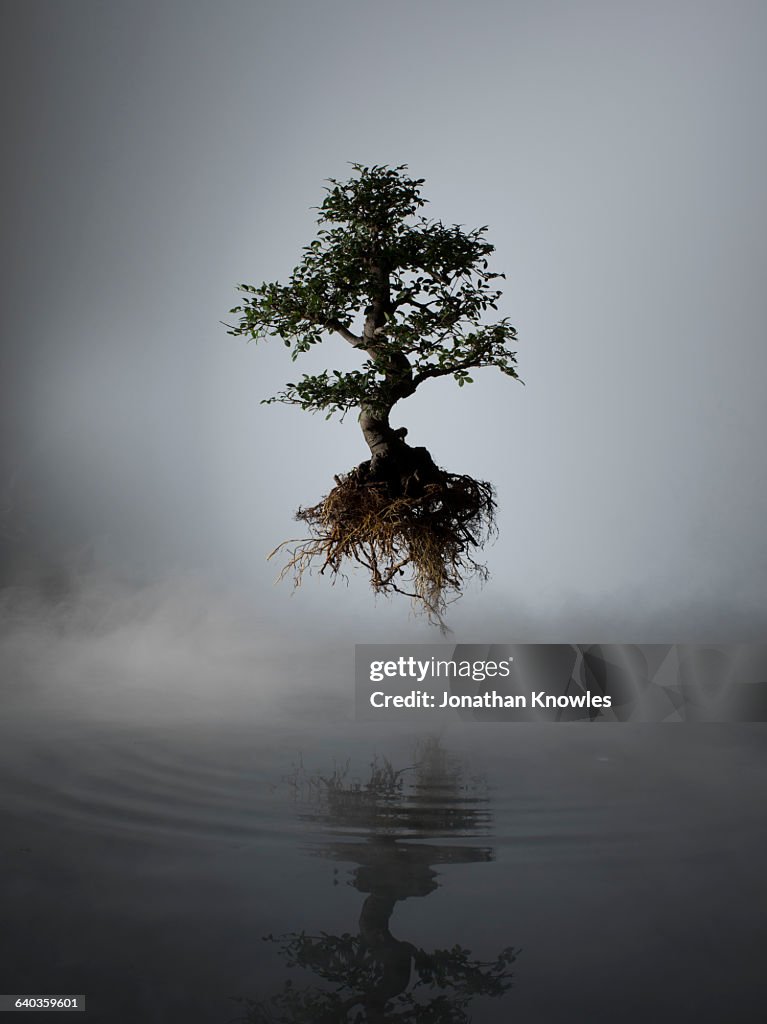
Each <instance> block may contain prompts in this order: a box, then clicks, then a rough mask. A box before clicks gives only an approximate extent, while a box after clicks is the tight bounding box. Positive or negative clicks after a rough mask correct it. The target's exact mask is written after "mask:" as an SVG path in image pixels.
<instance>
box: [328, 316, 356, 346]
mask: <svg viewBox="0 0 767 1024" xmlns="http://www.w3.org/2000/svg"><path fill="white" fill-rule="evenodd" d="M324 326H325V327H327V328H328V330H329V331H335V332H336V333H337V334H340V335H341V337H342V338H343V339H344V340H345V341H348V342H349V344H350V345H353V346H354V347H355V348H363V347H364V342H363V339H362V338H361V337H360V336H359V335H358V334H354V332H353V331H350V330H349V328H348V327H345V326H344V325H343V324H342V323H341V321H340V320H328V321H326V323H325V325H324Z"/></svg>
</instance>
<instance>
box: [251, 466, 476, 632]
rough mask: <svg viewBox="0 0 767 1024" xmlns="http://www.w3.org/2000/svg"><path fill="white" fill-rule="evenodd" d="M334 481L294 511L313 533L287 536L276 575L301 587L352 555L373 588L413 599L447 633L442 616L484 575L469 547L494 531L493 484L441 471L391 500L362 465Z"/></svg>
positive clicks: (332, 570)
mask: <svg viewBox="0 0 767 1024" xmlns="http://www.w3.org/2000/svg"><path fill="white" fill-rule="evenodd" d="M336 481H337V484H336V486H335V487H334V488H333V490H332V491H331V492H330V493H329V494H328V495H327V496H326V497H325V498H323V499H322V501H321V502H319V504H317V505H314V506H313V507H311V508H301V509H299V510H298V512H297V513H296V519H297V520H298V521H299V522H303V523H306V524H307V525H308V527H309V530H310V537H308V538H306V539H303V540H289V541H284V542H283V543H282V544H280V545H279V546H278V547H277V548H276V549H275V550H274V551H273V552H272V554H271V555H270V556H269V557H270V558H272V557H273V556H274V555H276V554H277V553H278V552H281V551H287V552H288V554H289V555H290V558H289V561H288V563H287V565H286V566H285V567H284V568H283V570H282V572H281V573H280V576H279V579H280V580H282V579H284V578H285V577H286V576H289V575H292V576H293V580H294V584H295V586H300V584H301V579H302V577H303V574H304V573H305V572H310V573H311V572H312V571H316V570H319V572H320V573H321V574H322V573H324V572H325V571H326V570H329V572H330V574H331V575H332V577H333V578H334V580H335V578H336V577H338V576H339V575H343V573H342V571H341V570H342V566H343V565H344V563H345V562H346V561H347V560H348V562H350V563H352V564H353V563H357V564H358V565H361V566H363V567H364V568H365V569H367V570H368V572H369V573H370V582H371V585H372V587H373V590H374V591H376V593H398V594H404V595H406V596H407V597H410V598H412V599H413V603H414V605H415V607H416V609H417V610H421V611H425V612H426V614H427V615H428V617H429V618H430V619H431V620H432V621H433V622H435V623H437V624H438V625H439V626H440V627H441V628H442V629H443V630H444V629H445V624H444V621H443V618H442V616H443V614H444V612H445V609H446V608H447V605H448V604H450V603H451V602H452V601H454V600H456V599H457V598H458V597H459V596H460V594H461V591H462V589H463V585H464V582H465V581H466V580H467V579H469V578H471V577H473V576H478V577H479V578H480V579H481V580H485V579H487V576H488V571H487V568H486V567H485V566H484V565H482V564H481V563H480V562H478V561H477V560H476V559H475V558H474V557H473V555H472V551H473V550H474V549H477V548H480V547H481V546H482V545H483V544H484V543H485V541H486V540H487V539H488V537H490V536H491V535H493V534H494V533H495V509H496V504H495V494H494V491H493V488H492V486H491V485H490V484H489V483H485V482H484V481H481V480H474V479H473V478H472V477H470V476H461V475H457V474H455V473H446V472H444V471H443V470H438V471H436V473H435V475H434V478H433V479H432V480H431V481H430V482H429V483H427V484H426V485H425V486H423V487H422V488H421V492H422V493H420V494H419V495H418V496H402V497H391V494H390V491H389V490H388V489H387V487H386V485H385V484H382V483H380V482H379V483H377V482H374V481H367V482H365V480H364V476H363V475H362V474H360V472H359V470H352V472H351V473H347V474H346V475H345V476H342V477H336Z"/></svg>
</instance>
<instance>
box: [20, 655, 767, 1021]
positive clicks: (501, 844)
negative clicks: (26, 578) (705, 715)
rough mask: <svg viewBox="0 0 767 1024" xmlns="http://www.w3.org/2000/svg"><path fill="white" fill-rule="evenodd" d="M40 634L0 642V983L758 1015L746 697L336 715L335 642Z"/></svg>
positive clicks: (248, 1009)
mask: <svg viewBox="0 0 767 1024" xmlns="http://www.w3.org/2000/svg"><path fill="white" fill-rule="evenodd" d="M94 643H95V642H94ZM51 644H52V646H50V645H49V647H48V648H47V649H46V650H47V654H45V655H43V654H41V653H40V651H41V650H43V648H41V646H40V644H39V643H37V644H36V645H35V648H34V649H35V651H37V654H33V653H32V647H31V646H29V645H26V646H25V645H24V644H23V643H21V642H19V641H17V642H16V644H15V646H11V647H6V650H5V654H6V660H5V673H4V701H3V718H2V725H1V726H0V785H1V787H2V797H1V803H2V816H3V824H2V832H1V833H0V864H2V876H1V877H2V915H3V928H2V938H1V939H0V945H1V949H0V953H1V956H0V992H4V993H24V992H26V993H30V994H68V993H82V994H85V996H86V999H87V1015H86V1016H85V1017H83V1019H87V1020H89V1021H98V1022H101V1021H104V1022H111V1021H114V1022H117V1024H122V1022H128V1021H130V1022H137V1021H141V1022H146V1024H154V1022H166V1021H171V1022H182V1021H183V1022H184V1024H192V1022H196V1021H199V1022H201V1024H202V1022H204V1024H225V1022H227V1021H233V1020H243V1021H249V1022H265V1021H291V1022H292V1021H295V1022H296V1024H298V1022H301V1021H312V1022H319V1024H322V1022H328V1024H329V1022H336V1021H338V1022H356V1024H361V1022H363V1021H370V1022H384V1021H385V1022H392V1021H415V1022H418V1021H424V1022H426V1021H429V1022H433V1021H446V1022H448V1024H453V1022H456V1024H457V1022H463V1021H469V1020H472V1021H475V1022H484V1021H486V1022H488V1024H495V1022H501V1021H508V1020H514V1019H516V1020H520V1021H546V1022H560V1021H561V1022H564V1021H567V1022H572V1021H574V1020H575V1021H580V1020H583V1021H589V1022H590V1024H594V1022H602V1021H604V1022H608V1021H609V1022H610V1024H614V1022H616V1021H621V1022H640V1021H641V1022H646V1021H649V1020H662V1021H666V1020H668V1021H696V1022H709V1021H710V1022H712V1024H713V1022H715V1021H716V1022H717V1024H719V1022H723V1021H728V1022H733V1021H752V1020H757V1019H759V1012H757V1009H758V1007H760V1006H761V1005H763V1000H764V997H765V995H766V994H767V991H766V986H765V975H766V973H767V972H765V968H764V964H765V954H767V929H766V927H765V910H767V882H766V881H765V869H764V851H765V849H766V848H767V827H766V825H765V811H764V808H765V806H767V751H766V744H765V740H766V739H767V731H766V730H765V728H764V727H763V726H748V725H739V726H734V725H726V726H725V725H666V726H652V725H647V726H628V725H617V726H588V725H543V726H540V725H523V724H516V725H513V724H504V723H472V722H465V721H462V720H460V719H459V718H457V717H456V720H455V722H454V723H453V724H450V723H449V724H447V725H444V726H442V727H441V729H440V731H439V732H438V733H435V732H434V731H431V732H430V731H429V730H428V729H424V728H421V727H419V726H418V725H417V723H414V724H413V725H407V726H399V725H397V726H396V727H394V726H392V725H391V724H390V723H387V724H386V725H385V726H384V725H381V726H379V725H378V724H376V723H372V724H371V723H356V722H355V721H354V720H353V717H352V716H353V709H352V679H351V672H350V668H349V657H348V655H349V650H347V649H344V650H341V649H340V648H334V649H333V650H331V649H330V648H328V649H327V650H324V651H320V652H318V653H316V655H315V657H314V661H313V663H312V670H311V672H309V671H308V670H307V671H306V672H303V670H302V671H301V672H297V671H296V665H297V664H298V662H297V661H296V659H299V661H300V660H301V658H303V654H301V652H298V653H296V652H292V653H291V655H290V656H288V655H279V654H276V653H274V654H273V655H269V657H268V659H266V655H264V658H265V659H266V660H262V662H261V663H260V664H258V663H257V662H253V664H252V665H251V668H252V672H250V673H249V677H248V679H247V680H245V681H244V682H243V680H242V679H240V680H239V682H238V684H237V685H236V686H235V685H234V684H233V682H232V678H230V677H228V676H227V675H226V672H225V671H224V669H223V668H222V667H221V666H219V669H218V670H217V674H216V672H215V671H214V669H213V667H212V666H211V664H210V663H209V662H205V661H203V662H202V663H201V664H200V665H199V667H198V670H197V675H196V676H195V677H194V679H190V676H189V665H188V664H187V662H186V661H185V660H183V659H182V660H181V662H177V661H168V660H167V659H166V660H165V661H162V659H160V660H159V661H158V659H157V658H156V657H155V656H153V657H152V658H150V659H148V660H147V665H148V666H149V667H146V668H145V670H142V671H143V675H142V672H139V671H138V670H137V661H136V658H135V652H134V654H132V655H131V658H127V656H126V654H125V651H124V650H123V649H122V648H121V647H119V646H118V647H115V642H114V638H113V639H112V640H111V641H110V645H109V646H108V648H105V647H103V646H102V647H101V648H100V649H98V650H96V652H95V653H94V650H93V646H94V645H91V644H89V645H85V647H83V646H82V645H81V646H79V647H78V648H77V653H76V654H75V652H74V649H73V648H71V647H67V646H65V647H64V649H63V650H62V649H61V647H60V645H59V644H58V641H55V642H54V641H51ZM43 647H44V645H43ZM96 647H98V645H97V644H96ZM131 649H133V648H131ZM193 653H194V652H193ZM304 653H305V652H304ZM190 657H191V656H190ZM194 660H195V658H194V657H193V658H192V661H194ZM197 660H198V661H199V659H197ZM267 661H268V672H269V679H270V680H271V683H272V684H274V681H275V680H277V681H280V680H281V681H282V684H281V685H280V686H277V687H275V686H274V685H271V686H270V689H269V694H270V697H269V700H264V699H259V698H258V697H257V694H258V692H260V691H259V684H258V675H259V672H261V673H263V674H264V678H266V676H265V673H266V672H267ZM189 664H191V662H190V663H189ZM222 664H223V662H222ZM301 664H304V662H303V661H301ZM126 666H127V667H126ZM121 672H124V674H125V677H126V678H128V677H130V679H131V680H132V684H131V686H132V688H131V687H128V686H127V683H125V680H124V679H121V677H120V674H121ZM99 673H101V675H99ZM310 677H311V678H310ZM262 689H263V687H262ZM126 694H127V695H126ZM291 965H293V966H291ZM286 983H288V984H286ZM237 1000H239V1001H237ZM760 1012H761V1011H760ZM36 1019H39V1018H36Z"/></svg>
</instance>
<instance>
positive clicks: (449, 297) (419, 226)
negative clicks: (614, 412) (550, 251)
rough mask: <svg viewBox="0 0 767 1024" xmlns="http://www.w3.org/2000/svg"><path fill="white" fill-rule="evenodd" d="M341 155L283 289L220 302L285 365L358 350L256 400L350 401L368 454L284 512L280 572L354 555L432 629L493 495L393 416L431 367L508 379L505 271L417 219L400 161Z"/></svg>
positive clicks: (450, 229)
mask: <svg viewBox="0 0 767 1024" xmlns="http://www.w3.org/2000/svg"><path fill="white" fill-rule="evenodd" d="M352 166H353V169H354V176H353V177H352V178H351V179H350V180H349V181H345V182H341V181H337V180H335V179H333V178H331V179H330V180H329V186H328V188H327V195H326V196H325V199H324V201H323V203H322V205H321V206H320V207H319V218H318V222H319V225H320V227H319V230H318V231H317V236H316V238H315V239H314V241H312V242H310V244H309V245H307V246H306V247H305V248H304V250H303V258H302V259H301V262H300V263H299V264H298V266H297V267H296V268H295V270H294V271H293V273H292V275H291V277H290V279H289V280H288V282H287V284H279V283H265V284H261V285H259V286H254V285H247V284H243V285H240V286H239V289H238V290H239V292H240V293H241V294H242V296H243V299H242V300H241V303H242V304H241V305H238V306H235V308H234V309H233V310H231V312H232V313H236V314H239V322H238V323H237V324H235V325H226V326H228V327H229V333H230V334H233V335H241V336H245V337H247V338H250V339H253V340H256V341H257V340H260V339H263V338H266V337H269V336H271V337H277V338H281V339H282V341H283V342H284V343H285V345H286V346H287V347H288V348H290V350H291V357H292V358H293V359H294V360H295V359H296V358H297V357H298V356H300V355H301V354H302V353H304V352H307V351H308V350H309V349H310V348H311V347H312V346H314V345H318V344H320V343H321V342H323V341H324V340H325V339H327V338H328V337H329V336H330V335H333V334H336V335H338V336H339V337H340V338H342V339H343V340H344V341H345V342H347V343H348V344H349V345H351V346H352V348H354V349H356V350H357V351H358V352H359V355H360V366H359V368H358V369H354V370H351V371H349V372H342V371H341V370H337V369H334V370H323V371H322V372H321V373H319V374H305V375H304V376H303V377H301V378H300V379H299V380H298V381H296V382H295V383H290V384H287V385H286V387H285V389H284V390H283V391H281V392H280V393H279V394H277V395H275V396H273V397H271V398H268V399H265V401H266V402H267V403H268V402H285V403H287V404H289V405H297V406H299V407H300V408H301V409H305V410H308V411H310V412H323V413H325V415H326V417H330V416H332V415H333V414H335V413H338V414H340V416H341V417H342V418H343V417H344V416H345V415H346V414H347V413H349V412H350V411H352V410H354V411H356V412H357V414H358V420H359V425H360V428H361V431H362V436H363V438H364V440H365V442H366V444H367V447H368V449H369V451H370V457H369V459H367V460H366V461H365V462H363V463H362V464H361V465H359V466H357V467H356V468H355V469H352V470H351V471H350V472H346V473H344V474H341V475H338V476H336V477H335V483H336V486H335V487H334V488H333V489H332V490H331V491H330V493H329V494H328V495H327V496H326V497H324V498H323V499H322V501H320V502H319V503H318V504H316V505H313V506H311V507H308V508H301V509H299V511H298V512H297V513H296V518H297V519H298V520H299V521H301V522H303V523H305V524H306V525H307V527H308V529H309V533H310V536H309V537H308V538H306V539H304V540H302V541H289V542H284V543H283V544H281V545H280V546H279V548H277V549H276V550H277V551H279V550H281V549H283V548H284V547H285V546H286V545H294V546H292V547H288V551H289V555H290V558H289V561H288V564H287V565H286V567H285V569H284V570H283V574H282V575H285V573H289V572H291V571H292V572H293V573H294V576H295V582H296V583H297V584H298V583H299V582H300V580H301V576H302V574H303V573H304V572H305V571H306V570H310V569H312V568H318V569H319V571H320V572H325V571H326V570H327V571H329V572H330V574H331V575H332V576H333V577H334V578H335V577H336V576H337V575H338V573H339V572H340V571H341V569H342V566H344V565H345V564H346V563H352V564H353V563H358V564H360V565H362V566H364V567H365V568H366V569H367V570H368V572H369V573H370V578H371V583H372V586H373V589H374V590H375V591H377V592H392V591H394V592H398V593H403V594H407V595H408V596H410V597H412V598H414V600H415V602H416V604H417V605H418V606H420V607H421V609H422V610H423V609H425V610H426V611H427V613H428V614H429V616H430V617H431V618H432V619H435V620H437V621H438V622H439V623H440V624H442V617H441V616H442V613H443V612H444V609H445V607H446V604H447V603H448V601H449V600H451V599H454V598H455V597H457V596H459V595H460V592H461V590H462V586H463V583H464V580H465V579H466V578H467V576H469V575H473V574H479V575H480V576H481V577H483V578H484V577H486V575H487V572H486V569H485V567H484V566H483V565H481V564H480V563H479V562H478V561H477V560H476V559H475V557H474V552H475V551H476V549H477V548H479V547H481V545H482V544H483V543H484V541H485V540H486V539H487V537H488V535H489V534H490V533H491V532H492V531H493V530H494V528H495V508H496V505H495V494H494V491H493V488H492V486H491V485H490V484H489V483H487V482H484V481H480V480H474V479H473V478H472V477H470V476H467V475H459V474H455V473H450V472H447V471H446V470H443V469H441V468H439V467H438V466H437V465H436V464H435V462H434V460H433V459H432V457H431V455H430V453H429V452H428V451H427V450H426V449H425V448H423V447H413V446H411V445H410V444H408V442H407V441H406V440H405V438H406V436H407V430H406V429H405V428H404V427H395V426H393V425H392V422H391V417H392V411H393V409H394V407H395V405H397V403H399V402H401V401H403V400H404V399H406V398H410V397H411V396H412V395H414V394H415V392H416V391H417V389H418V388H419V387H421V385H423V384H425V383H426V382H427V381H429V380H432V379H434V378H437V377H452V378H453V379H454V380H455V381H456V383H457V384H458V386H459V387H463V386H464V385H466V384H471V383H472V381H473V378H472V376H471V372H472V371H473V370H475V369H478V368H481V367H486V366H493V367H496V368H497V369H499V370H500V371H501V372H502V373H504V374H506V375H507V376H508V377H512V378H515V379H516V378H517V373H516V369H515V353H514V352H513V351H512V350H511V345H512V343H513V342H514V341H515V339H516V331H515V329H514V328H513V327H512V326H511V324H510V323H509V321H508V319H507V318H506V317H503V318H501V319H496V320H495V321H494V322H488V319H489V314H488V311H490V310H492V311H495V310H497V302H498V299H499V298H500V295H501V292H500V291H499V290H498V289H497V281H498V279H499V278H501V277H503V275H502V274H496V273H492V272H491V270H490V269H489V266H488V261H487V257H488V256H489V255H490V254H491V253H492V252H493V249H494V247H493V246H492V245H491V244H490V243H489V242H488V241H487V239H486V238H485V232H486V230H487V228H486V227H481V228H477V229H475V230H472V231H467V230H465V229H464V228H463V227H461V226H460V225H451V226H448V225H446V224H444V223H442V221H435V220H429V219H427V218H426V217H424V216H423V215H421V214H420V213H419V212H418V211H419V210H420V209H421V207H423V206H424V205H425V203H426V200H425V199H423V198H422V196H421V186H422V185H423V184H424V181H423V179H413V178H410V177H409V176H408V175H407V173H406V171H407V167H406V166H404V165H403V166H400V167H394V168H391V167H386V166H374V167H363V166H362V165H360V164H353V165H352ZM272 554H275V552H273V553H272Z"/></svg>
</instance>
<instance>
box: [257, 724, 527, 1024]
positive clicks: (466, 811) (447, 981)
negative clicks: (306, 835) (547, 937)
mask: <svg viewBox="0 0 767 1024" xmlns="http://www.w3.org/2000/svg"><path fill="white" fill-rule="evenodd" d="M287 781H289V782H290V784H291V786H292V787H293V788H294V791H295V793H296V795H297V797H298V798H299V800H300V801H301V804H302V807H303V810H302V812H301V817H302V818H304V819H308V820H310V821H312V822H317V823H319V822H322V823H323V825H324V826H325V827H326V828H327V827H328V826H329V827H331V828H334V829H341V830H343V832H344V836H345V838H344V839H343V840H341V839H339V840H338V841H336V840H330V841H328V842H326V843H324V844H323V846H322V847H321V849H320V851H319V853H320V855H321V856H324V857H328V858H330V859H332V860H336V861H341V862H344V863H351V864H355V865H356V868H355V870H354V872H353V875H352V878H351V883H350V884H351V885H353V886H354V888H355V889H357V890H358V891H359V892H361V893H365V894H366V897H365V901H364V903H363V905H362V909H361V912H360V917H359V924H358V930H357V934H351V933H348V932H345V933H344V934H342V935H329V934H327V933H324V932H322V933H320V934H319V935H308V934H306V933H305V932H290V933H287V934H285V935H280V936H276V937H275V936H273V935H269V936H266V940H267V941H270V942H273V943H275V944H276V945H277V947H278V949H279V951H280V954H281V955H282V957H284V959H285V961H286V963H287V965H288V966H289V967H298V968H303V969H304V970H306V971H310V972H311V973H312V974H313V975H314V976H315V983H314V984H312V985H308V986H305V987H302V986H299V985H297V984H295V983H294V982H293V981H292V980H288V981H286V982H285V983H284V986H283V989H282V991H281V992H279V993H278V994H277V995H274V996H272V997H271V998H270V999H268V1000H253V999H243V1000H238V1002H239V1003H240V1004H241V1005H242V1007H243V1010H244V1016H242V1017H239V1018H238V1020H240V1021H243V1022H247V1024H300V1022H307V1024H309V1022H311V1024H395V1022H405V1021H408V1022H413V1024H437V1022H439V1024H466V1022H468V1021H469V1020H470V1017H469V1014H468V1010H469V1005H470V1003H471V1001H472V1000H473V999H474V998H475V997H478V996H485V997H495V998H497V997H499V996H502V995H503V994H504V993H505V992H507V991H508V989H509V988H510V987H511V984H512V981H511V970H510V968H511V965H512V963H513V962H514V960H515V959H516V952H515V950H514V949H513V948H512V947H508V948H506V949H503V950H502V951H501V952H500V953H499V954H498V956H497V957H496V958H495V959H494V960H479V959H475V958H472V955H471V951H470V950H468V949H464V948H462V947H461V946H459V945H454V946H453V947H452V948H450V949H435V950H432V951H431V952H427V951H426V950H424V949H421V948H419V947H418V946H416V945H414V944H413V943H411V942H406V941H404V940H402V939H398V938H396V937H395V936H394V935H392V932H391V929H390V921H391V917H392V914H393V912H394V908H395V906H396V904H397V903H398V902H399V901H400V900H406V899H409V898H413V897H424V896H428V895H429V893H431V892H433V891H434V890H435V889H436V888H437V886H438V882H437V871H436V870H435V868H436V867H438V866H440V865H445V864H471V863H478V862H486V861H489V860H492V859H493V851H492V849H491V848H490V847H487V846H476V845H471V844H467V843H458V842H455V840H457V839H460V838H464V839H465V838H468V837H472V836H474V837H476V836H477V835H487V834H489V830H490V826H491V824H492V819H491V815H490V811H489V806H488V800H487V794H486V787H485V785H484V782H483V780H481V779H471V778H468V777H467V776H466V772H465V770H464V766H463V765H462V764H461V762H460V761H458V760H457V759H456V758H453V757H450V756H449V754H448V753H447V751H446V750H445V749H444V747H443V746H442V745H441V744H440V742H439V741H438V740H434V739H430V740H427V741H425V742H423V743H422V744H421V745H420V747H419V748H418V749H417V751H416V757H415V764H414V765H413V766H412V767H411V768H405V769H399V770H395V768H394V767H393V766H392V764H391V763H390V762H389V761H388V760H387V759H385V758H382V759H378V758H376V759H374V761H373V763H372V764H371V765H370V777H369V779H368V780H367V782H365V783H364V784H360V783H356V782H354V781H353V780H351V779H350V777H349V765H348V763H347V764H346V765H344V766H342V767H340V768H339V767H336V768H335V769H334V771H333V772H332V773H331V774H329V775H325V776H322V775H319V774H317V773H315V774H309V773H308V772H306V771H305V769H304V768H303V766H302V765H299V766H298V767H297V768H296V770H295V772H294V774H293V775H292V776H291V777H290V778H289V779H288V780H287ZM350 833H351V836H350ZM448 839H449V840H452V842H446V841H445V840H448ZM426 840H431V841H430V842H427V841H426ZM317 982H319V984H318V983H317Z"/></svg>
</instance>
